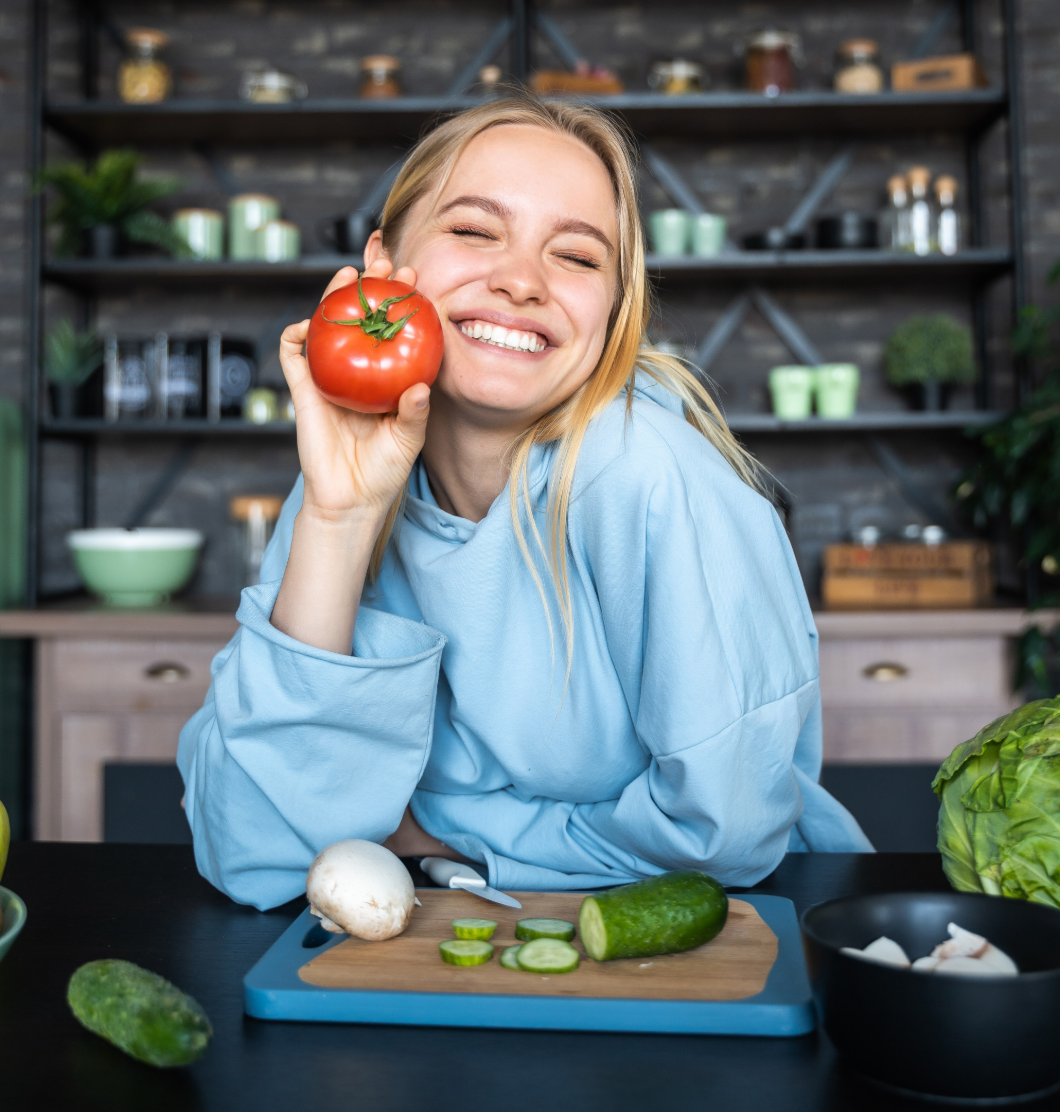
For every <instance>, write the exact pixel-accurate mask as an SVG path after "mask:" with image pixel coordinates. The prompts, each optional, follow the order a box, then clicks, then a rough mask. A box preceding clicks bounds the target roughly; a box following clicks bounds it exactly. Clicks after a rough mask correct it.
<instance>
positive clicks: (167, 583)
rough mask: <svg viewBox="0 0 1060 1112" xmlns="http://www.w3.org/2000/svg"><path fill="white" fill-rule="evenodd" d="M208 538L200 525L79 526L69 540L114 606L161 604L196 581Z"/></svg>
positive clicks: (90, 583) (92, 583)
mask: <svg viewBox="0 0 1060 1112" xmlns="http://www.w3.org/2000/svg"><path fill="white" fill-rule="evenodd" d="M202 540H203V537H202V533H200V532H198V531H197V530H195V529H78V530H76V531H75V532H73V533H70V534H69V535H68V536H67V538H66V543H67V544H68V545H69V546H70V548H71V550H72V551H73V555H74V563H75V564H76V565H77V570H78V571H79V572H80V573H81V578H82V579H83V580H84V582H85V586H86V587H88V589H89V590H90V591H92V592H93V593H94V594H97V595H102V597H103V601H104V602H106V603H107V604H108V605H110V606H158V605H159V604H160V603H163V602H168V601H169V597H170V595H172V594H173V592H174V591H179V590H180V589H181V587H183V586H184V585H185V584H186V583H187V582H188V580H189V579H191V576H192V573H193V572H194V571H195V564H196V562H197V560H198V558H199V549H200V548H201V547H202Z"/></svg>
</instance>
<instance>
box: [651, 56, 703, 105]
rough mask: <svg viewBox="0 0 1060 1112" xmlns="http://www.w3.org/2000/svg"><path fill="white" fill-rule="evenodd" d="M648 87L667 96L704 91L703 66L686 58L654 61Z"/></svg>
mask: <svg viewBox="0 0 1060 1112" xmlns="http://www.w3.org/2000/svg"><path fill="white" fill-rule="evenodd" d="M648 88H649V89H651V90H652V91H653V92H656V93H665V94H666V95H667V96H680V95H681V94H682V93H701V92H703V67H702V66H701V65H698V64H697V63H696V62H687V61H685V59H684V58H674V59H672V60H671V61H665V62H653V63H652V66H651V69H650V70H649V72H648Z"/></svg>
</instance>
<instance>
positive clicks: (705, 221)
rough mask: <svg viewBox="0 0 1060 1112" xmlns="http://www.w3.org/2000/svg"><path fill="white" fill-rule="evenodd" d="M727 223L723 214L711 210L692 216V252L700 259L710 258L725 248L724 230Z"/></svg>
mask: <svg viewBox="0 0 1060 1112" xmlns="http://www.w3.org/2000/svg"><path fill="white" fill-rule="evenodd" d="M727 227H728V223H727V221H726V219H725V217H724V216H716V215H715V214H714V213H712V212H699V213H696V214H695V215H694V216H693V217H692V254H693V255H695V256H696V257H697V258H700V259H711V258H713V257H714V256H715V255H720V254H721V253H722V251H723V250H724V249H725V231H726V228H727Z"/></svg>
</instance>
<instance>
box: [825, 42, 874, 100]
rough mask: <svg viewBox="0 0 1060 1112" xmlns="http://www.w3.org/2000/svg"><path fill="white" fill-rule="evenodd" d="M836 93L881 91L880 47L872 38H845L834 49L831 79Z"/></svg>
mask: <svg viewBox="0 0 1060 1112" xmlns="http://www.w3.org/2000/svg"><path fill="white" fill-rule="evenodd" d="M833 84H834V86H835V91H836V92H837V93H861V94H865V93H879V92H882V91H883V70H882V69H881V68H880V48H879V46H878V45H877V43H875V42H874V41H873V40H872V39H847V40H846V42H841V43H840V44H839V49H838V50H837V51H836V69H835V78H834V79H833Z"/></svg>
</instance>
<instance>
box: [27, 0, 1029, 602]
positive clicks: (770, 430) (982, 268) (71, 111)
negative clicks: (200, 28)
mask: <svg viewBox="0 0 1060 1112" xmlns="http://www.w3.org/2000/svg"><path fill="white" fill-rule="evenodd" d="M998 4H999V9H998V10H999V12H1000V15H1001V21H1002V24H1003V28H1004V34H1005V48H1004V61H1005V74H1006V79H1005V87H1004V88H1000V89H999V88H987V89H976V90H972V91H968V92H954V93H935V94H930V95H928V94H904V93H881V94H879V95H874V96H851V95H841V94H836V93H832V92H826V91H819V92H797V93H790V94H785V95H782V96H778V97H775V98H767V97H763V96H760V95H758V94H753V93H743V92H718V93H704V94H700V95H694V96H679V97H663V96H659V95H655V94H647V93H627V94H622V95H618V96H612V97H606V98H595V99H594V98H588V99H590V100H591V101H592V102H594V103H596V104H597V105H598V106H599V107H600V108H602V109H604V110H606V111H609V112H614V113H616V114H617V115H619V116H620V117H622V118H623V119H624V120H625V121H626V123H627V124H628V125H629V126H630V128H631V129H632V130H633V131H634V132H636V133H637V134H639V135H641V136H644V137H654V136H683V137H686V138H687V137H697V138H702V139H704V140H715V139H722V138H726V139H730V140H737V141H739V140H742V139H768V138H781V137H783V138H787V139H790V138H791V137H792V136H800V137H802V136H820V137H832V138H845V139H848V140H849V139H858V140H864V139H871V138H878V137H894V136H903V135H904V136H912V135H924V134H929V133H938V132H946V133H949V134H952V135H957V136H960V137H961V138H962V140H963V142H964V146H965V153H966V159H967V168H968V185H969V189H968V215H969V221H968V224H969V227H968V249H967V250H964V251H962V252H960V253H959V254H958V255H956V256H953V257H944V256H928V257H926V258H917V257H914V256H905V255H897V254H891V253H887V252H883V251H801V252H786V253H785V252H781V253H773V252H756V253H752V252H734V253H731V254H725V255H722V256H720V257H718V258H715V259H691V258H679V259H667V258H657V257H649V259H648V267H649V271H650V272H651V274H652V275H653V277H654V278H655V279H656V280H657V281H658V282H660V283H661V284H663V285H664V286H666V287H668V286H671V285H678V284H691V283H695V284H701V285H712V286H715V287H717V286H730V287H732V288H733V289H734V290H738V289H741V288H744V287H747V286H749V285H752V284H759V285H762V286H772V285H783V284H785V283H801V284H806V283H819V284H822V285H823V284H840V285H849V284H850V283H861V284H864V285H866V286H868V285H871V284H873V283H884V282H894V281H900V282H901V283H902V284H903V286H911V285H917V284H920V285H925V284H928V283H938V282H940V281H944V282H945V283H946V284H947V287H948V288H957V289H960V290H962V291H964V292H965V293H967V295H968V297H969V298H970V299H971V302H972V305H973V319H974V321H975V329H976V334H977V340H978V347H979V357H980V364H981V366H982V368H983V376H982V381H981V383H980V387H979V390H978V397H977V405H978V408H977V409H976V410H973V411H968V412H943V413H938V414H936V413H908V412H904V411H901V412H865V413H859V414H857V415H856V416H855V417H853V418H851V419H850V420H848V421H825V420H821V419H812V420H807V421H794V422H790V421H779V420H777V419H776V418H774V417H772V416H769V415H759V414H745V413H734V414H731V415H730V418H729V419H730V424H731V426H732V427H733V429H734V430H735V431H737V432H740V433H743V434H747V435H750V436H758V435H774V434H783V435H799V436H813V435H829V434H833V435H834V434H844V435H851V434H866V435H868V436H870V437H871V436H872V435H873V434H875V433H877V432H887V431H893V432H909V431H936V432H937V431H940V430H946V429H954V430H959V429H962V428H966V427H969V426H974V425H977V424H983V423H987V422H989V421H990V420H993V419H996V418H997V416H998V414H997V413H995V412H993V411H991V409H990V405H991V401H992V393H991V386H990V375H989V364H988V361H987V358H986V355H987V351H986V336H985V320H986V308H985V296H986V290H987V288H988V286H989V284H990V283H991V282H993V281H994V280H995V279H997V278H999V277H1001V276H1003V275H1011V276H1012V290H1013V296H1012V308H1013V314H1015V313H1016V312H1017V311H1018V310H1019V308H1020V307H1022V305H1023V304H1024V301H1025V291H1026V279H1025V268H1024V259H1023V231H1022V229H1023V183H1022V173H1021V160H1020V159H1021V145H1022V122H1021V114H1020V90H1019V82H1018V42H1017V38H1016V20H1017V12H1016V4H1017V0H998ZM77 7H78V10H79V19H80V25H81V27H82V43H81V58H82V66H83V72H82V91H83V98H82V99H81V100H78V101H63V102H55V103H47V102H46V99H45V78H46V70H47V28H46V10H47V5H46V0H34V4H33V11H34V25H33V54H32V59H31V95H30V144H29V153H30V169H31V171H36V170H37V169H38V168H39V166H40V165H41V157H42V146H43V142H42V137H43V131H44V129H46V128H47V129H51V130H52V131H53V132H55V133H56V134H58V135H61V136H63V137H64V138H65V139H66V140H68V141H69V142H71V143H73V144H74V145H75V146H76V147H77V148H78V149H79V150H81V151H82V152H83V153H84V154H86V155H91V154H93V153H94V152H96V151H98V150H100V149H101V148H104V147H107V146H128V145H133V146H138V147H145V148H146V147H154V148H160V147H170V148H172V147H181V146H188V145H196V146H198V147H200V148H201V147H203V146H211V145H214V146H221V145H228V146H235V147H243V148H246V147H262V146H285V145H303V146H304V145H312V144H321V143H327V142H332V141H335V140H337V139H342V140H357V141H373V140H385V141H387V142H393V141H394V139H395V137H403V138H404V139H406V140H412V139H414V138H415V137H416V136H417V135H419V134H420V133H421V132H422V130H423V129H424V127H426V126H428V125H429V124H430V122H431V121H432V120H435V119H438V118H441V117H444V116H446V115H450V114H452V113H455V112H459V111H461V110H462V109H464V108H467V107H469V106H471V105H472V104H475V103H477V101H475V100H474V99H472V98H468V97H457V98H453V97H441V96H440V97H405V98H401V99H397V100H393V101H361V100H356V99H330V100H325V99H316V100H313V99H307V100H305V101H302V102H299V103H293V104H286V105H258V104H247V103H244V102H242V101H232V100H207V99H203V100H193V99H184V100H182V99H175V100H171V101H168V102H165V103H163V104H158V105H149V106H141V105H126V104H121V103H117V102H105V101H102V100H99V99H98V95H97V82H96V74H95V68H96V66H97V64H98V50H97V42H96V38H97V36H98V34H99V9H98V6H97V4H96V3H94V2H93V0H77ZM975 8H976V5H975V3H974V2H972V0H963V2H962V4H961V12H962V26H963V36H964V47H965V49H967V50H969V51H972V52H973V53H974V52H975V51H976V46H977V27H976V21H975ZM509 10H510V14H511V16H512V18H513V20H514V28H515V30H514V34H513V37H512V42H511V44H510V56H511V60H510V66H509V69H510V72H511V75H512V76H513V77H515V78H517V79H525V78H526V76H527V74H528V73H529V70H530V39H531V36H530V26H529V15H528V11H527V2H526V0H510V9H509ZM1001 119H1007V121H1008V172H1009V195H1010V205H1009V210H1010V214H1011V225H1010V236H1009V240H1010V246H1009V247H1007V248H996V247H987V246H986V245H985V244H984V243H983V211H982V208H983V201H982V188H981V184H980V171H979V149H980V144H981V142H982V139H983V137H984V135H985V134H986V133H987V131H988V130H989V129H990V128H991V127H992V125H993V124H995V123H996V122H997V121H999V120H1001ZM41 217H42V205H41V200H40V197H39V196H34V198H33V200H32V202H31V214H30V218H31V221H32V224H31V226H32V227H34V228H38V229H39V228H40V227H41ZM42 242H43V241H42V236H41V235H40V234H37V235H33V236H31V237H30V242H29V252H28V272H29V283H30V288H29V298H28V301H29V308H30V329H29V335H30V342H29V345H28V351H27V364H26V366H27V370H26V374H27V398H28V416H29V421H30V426H31V429H32V430H34V433H33V435H31V437H30V454H29V485H30V503H29V504H30V506H31V507H32V509H31V519H30V527H29V531H28V533H29V559H28V569H29V576H28V586H27V595H28V597H27V603H28V604H29V605H33V604H35V603H36V601H37V595H38V590H37V584H38V548H39V544H38V536H39V528H38V517H39V490H40V440H41V438H42V437H62V438H71V439H73V440H75V441H76V442H78V443H79V444H80V445H81V450H82V453H83V490H84V492H85V497H84V507H85V509H84V514H85V516H86V518H88V517H90V515H91V505H92V497H91V486H92V483H93V481H94V480H93V470H92V468H93V450H94V445H95V443H96V441H97V440H98V438H100V437H110V436H132V437H145V436H150V437H155V438H157V437H166V438H172V437H186V438H205V437H230V438H237V437H238V438H245V439H249V438H260V437H291V436H292V435H293V429H292V427H291V426H290V425H288V424H274V425H265V426H258V425H250V424H244V423H242V422H239V421H229V422H224V421H223V422H219V423H216V424H211V423H209V422H206V421H192V420H187V421H181V422H170V423H158V422H151V421H141V422H128V423H115V424H108V423H106V422H104V421H100V420H79V421H57V420H52V419H47V418H43V417H42V391H43V383H42V380H41V374H40V330H41V319H40V318H41V298H40V290H41V284H42V283H44V282H50V283H57V284H60V285H62V286H65V287H67V288H69V289H72V290H74V291H76V292H78V293H80V294H82V295H83V296H84V298H85V304H86V307H89V306H91V304H92V300H93V299H94V298H95V297H96V296H97V294H99V293H100V292H103V291H107V290H116V289H121V288H122V287H130V286H134V285H144V284H150V285H158V286H159V287H162V288H166V289H174V290H179V289H182V288H184V289H188V288H193V287H211V288H215V287H219V286H225V285H246V286H253V287H258V288H261V287H267V286H270V285H272V286H276V287H279V286H281V285H283V286H288V287H289V286H299V285H303V284H304V285H306V286H314V287H315V286H319V285H320V283H321V280H322V279H325V278H327V277H329V276H330V275H331V273H333V272H334V270H335V269H337V267H338V266H340V265H342V264H344V263H351V264H352V265H355V266H356V265H357V264H358V263H359V262H360V260H359V259H355V258H350V259H345V258H342V257H340V256H315V257H306V258H303V259H301V260H298V261H297V262H293V263H282V264H266V263H237V262H217V263H196V262H180V261H173V260H166V259H157V258H127V259H116V260H107V261H97V260H91V259H70V260H47V261H45V260H44V259H43V255H42ZM1018 369H1019V368H1018ZM1023 381H1025V380H1023ZM1021 388H1023V387H1021ZM85 523H86V524H90V521H89V520H86V522H85Z"/></svg>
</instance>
